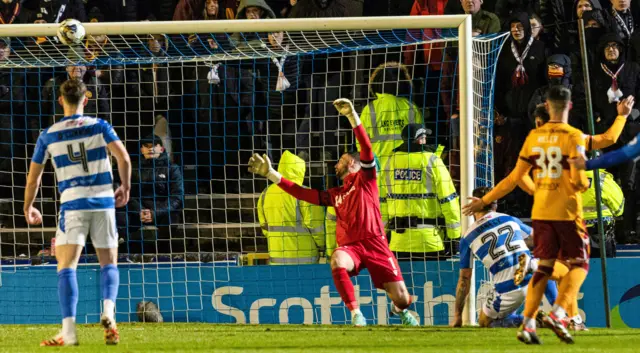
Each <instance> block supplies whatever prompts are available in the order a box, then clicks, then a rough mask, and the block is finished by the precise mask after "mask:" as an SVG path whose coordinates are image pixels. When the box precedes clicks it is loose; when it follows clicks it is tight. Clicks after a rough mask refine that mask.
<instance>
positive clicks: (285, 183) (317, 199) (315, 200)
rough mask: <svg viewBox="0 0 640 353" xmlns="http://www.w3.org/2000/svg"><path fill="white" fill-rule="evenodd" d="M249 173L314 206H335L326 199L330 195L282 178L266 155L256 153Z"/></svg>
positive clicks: (250, 163) (250, 160)
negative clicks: (269, 181) (267, 180)
mask: <svg viewBox="0 0 640 353" xmlns="http://www.w3.org/2000/svg"><path fill="white" fill-rule="evenodd" d="M249 171H250V172H251V173H253V174H258V175H260V176H263V177H265V178H267V179H269V180H271V182H273V183H275V184H277V185H278V186H279V187H280V189H282V190H284V192H286V193H287V194H289V195H291V196H293V197H295V198H296V199H298V200H302V201H306V202H308V203H311V204H314V205H322V206H333V204H331V198H330V197H325V195H326V196H328V193H326V192H321V191H320V190H316V189H307V188H303V187H302V186H300V185H298V184H296V183H294V182H293V181H291V180H287V179H286V178H284V177H282V174H280V173H278V171H276V170H275V169H273V167H272V166H271V160H270V159H269V157H268V156H267V155H266V154H263V155H262V157H261V156H260V155H259V154H257V153H254V154H253V156H251V158H250V159H249Z"/></svg>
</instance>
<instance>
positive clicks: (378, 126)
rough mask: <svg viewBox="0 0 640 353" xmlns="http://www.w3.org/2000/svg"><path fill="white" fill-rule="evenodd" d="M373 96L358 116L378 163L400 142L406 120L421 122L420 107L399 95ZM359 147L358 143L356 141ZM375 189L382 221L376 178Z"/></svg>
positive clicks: (383, 208)
mask: <svg viewBox="0 0 640 353" xmlns="http://www.w3.org/2000/svg"><path fill="white" fill-rule="evenodd" d="M376 97H377V99H376V100H374V101H372V102H371V103H369V104H368V105H367V106H366V107H365V108H364V109H363V110H362V115H361V116H360V120H361V121H362V126H363V127H364V128H365V129H366V130H367V134H368V135H369V139H370V140H371V146H372V149H373V153H374V154H375V155H376V156H377V157H378V161H379V162H380V167H382V166H384V165H385V163H386V161H387V160H388V159H389V157H391V155H392V154H393V150H394V149H395V148H396V147H398V146H400V145H402V143H403V139H402V129H403V128H404V127H405V126H406V125H407V124H413V123H419V124H420V123H422V122H423V119H422V114H420V109H419V108H418V107H417V106H416V105H415V104H413V103H412V102H411V101H409V100H408V99H406V98H403V97H396V96H394V95H392V94H387V93H376ZM357 147H358V150H360V144H359V143H358V144H357ZM378 193H379V194H380V214H381V216H382V223H383V224H385V226H386V225H387V223H388V219H389V217H388V211H387V209H388V205H387V203H386V195H385V190H384V188H383V187H381V180H380V178H378Z"/></svg>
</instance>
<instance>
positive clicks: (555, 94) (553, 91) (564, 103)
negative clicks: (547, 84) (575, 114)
mask: <svg viewBox="0 0 640 353" xmlns="http://www.w3.org/2000/svg"><path fill="white" fill-rule="evenodd" d="M569 102H571V90H570V89H568V88H567V87H565V86H562V85H557V86H552V87H551V88H549V91H547V104H549V107H551V108H552V109H553V110H554V111H557V112H560V111H563V110H564V109H566V108H567V107H568V106H569Z"/></svg>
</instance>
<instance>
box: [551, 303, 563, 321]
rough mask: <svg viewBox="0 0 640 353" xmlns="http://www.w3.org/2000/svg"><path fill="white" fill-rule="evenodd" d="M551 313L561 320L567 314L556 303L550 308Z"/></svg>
mask: <svg viewBox="0 0 640 353" xmlns="http://www.w3.org/2000/svg"><path fill="white" fill-rule="evenodd" d="M551 313H552V314H553V316H555V317H556V319H558V320H562V319H564V318H565V317H566V316H567V312H566V311H565V310H564V309H563V308H562V307H561V306H560V305H558V304H553V308H552V309H551Z"/></svg>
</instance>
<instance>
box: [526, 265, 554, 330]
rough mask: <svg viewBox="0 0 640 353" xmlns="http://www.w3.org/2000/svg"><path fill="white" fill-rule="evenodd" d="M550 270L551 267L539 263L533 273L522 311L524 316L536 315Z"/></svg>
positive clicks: (551, 269) (533, 316) (551, 270)
mask: <svg viewBox="0 0 640 353" xmlns="http://www.w3.org/2000/svg"><path fill="white" fill-rule="evenodd" d="M552 272H553V268H552V267H549V266H544V265H539V266H538V270H537V271H536V272H535V273H534V274H533V277H532V278H531V280H530V281H529V287H528V289H527V297H526V299H525V305H524V312H523V314H524V316H525V318H535V317H536V312H537V311H538V308H539V307H540V301H541V300H542V296H543V295H544V292H545V290H546V289H547V282H548V281H549V276H550V275H551V273H552ZM525 321H526V319H525Z"/></svg>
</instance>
